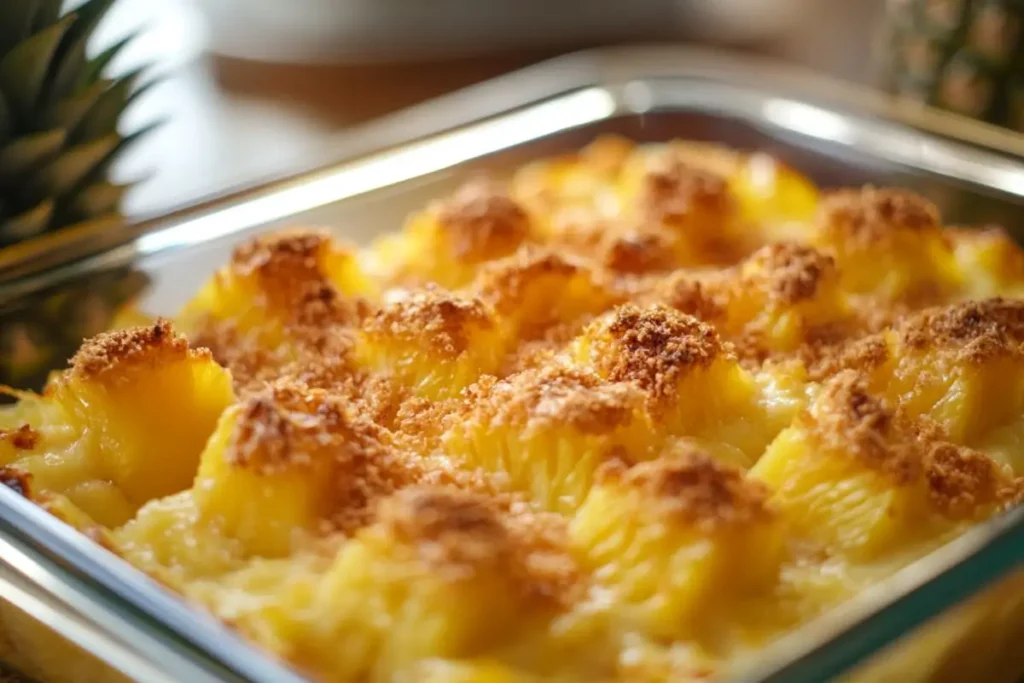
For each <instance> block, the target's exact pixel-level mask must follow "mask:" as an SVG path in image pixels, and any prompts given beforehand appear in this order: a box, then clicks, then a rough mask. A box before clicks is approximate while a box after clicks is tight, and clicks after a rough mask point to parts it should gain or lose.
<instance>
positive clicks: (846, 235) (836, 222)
mask: <svg viewBox="0 0 1024 683" xmlns="http://www.w3.org/2000/svg"><path fill="white" fill-rule="evenodd" d="M817 222H818V225H819V226H821V227H823V228H824V230H825V232H826V234H829V235H831V236H833V238H834V239H837V240H839V241H840V242H841V244H842V245H843V248H844V250H858V251H859V250H864V249H869V248H872V247H875V246H877V245H882V244H886V243H888V242H889V241H890V240H891V238H892V237H893V235H895V234H898V233H912V234H915V233H917V234H919V233H926V232H934V233H938V232H939V228H940V225H941V223H940V220H939V210H938V208H936V206H935V205H934V204H932V203H931V202H929V201H928V200H926V199H925V198H924V197H921V196H920V195H918V194H915V193H913V192H909V191H907V190H899V189H892V188H876V187H873V186H871V185H867V186H864V187H863V188H860V189H859V190H856V189H845V190H838V191H836V192H832V193H830V194H828V195H826V196H825V197H824V198H823V199H822V201H821V205H820V207H819V210H818V217H817Z"/></svg>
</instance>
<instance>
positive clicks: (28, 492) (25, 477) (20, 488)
mask: <svg viewBox="0 0 1024 683" xmlns="http://www.w3.org/2000/svg"><path fill="white" fill-rule="evenodd" d="M31 484H32V475H31V474H29V473H28V472H26V471H24V470H21V469H18V468H17V467H0V485H3V486H6V487H7V488H9V489H11V490H12V491H14V492H15V493H17V494H18V495H19V496H21V497H22V498H29V499H31V498H32V488H31Z"/></svg>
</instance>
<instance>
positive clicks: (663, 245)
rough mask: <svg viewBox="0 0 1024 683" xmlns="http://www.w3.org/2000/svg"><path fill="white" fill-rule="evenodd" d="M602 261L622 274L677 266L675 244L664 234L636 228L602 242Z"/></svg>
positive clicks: (647, 271) (648, 271)
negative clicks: (674, 251)
mask: <svg viewBox="0 0 1024 683" xmlns="http://www.w3.org/2000/svg"><path fill="white" fill-rule="evenodd" d="M600 257H601V261H602V263H603V264H604V265H605V266H606V267H607V268H610V269H611V270H613V271H616V272H619V273H650V272H654V271H659V270H669V269H671V268H672V266H673V265H674V260H675V259H674V255H673V253H672V246H671V244H670V243H669V241H668V238H667V237H666V236H665V235H664V234H661V233H657V232H651V231H646V230H643V231H633V232H629V233H626V234H624V235H615V236H613V237H612V238H611V239H606V240H604V241H603V244H602V245H601V254H600Z"/></svg>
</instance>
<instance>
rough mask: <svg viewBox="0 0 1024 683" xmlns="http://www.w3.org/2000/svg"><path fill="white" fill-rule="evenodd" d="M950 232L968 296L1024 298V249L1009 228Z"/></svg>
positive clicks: (951, 230) (966, 229) (963, 229)
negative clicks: (1011, 234) (1012, 235)
mask: <svg viewBox="0 0 1024 683" xmlns="http://www.w3.org/2000/svg"><path fill="white" fill-rule="evenodd" d="M946 234H947V235H948V236H949V237H950V239H952V241H953V250H954V254H955V256H956V261H957V265H958V266H959V268H960V271H961V273H962V274H963V276H964V294H965V295H966V296H967V297H970V298H972V299H983V298H987V297H994V296H1008V297H1015V298H1021V297H1024V250H1022V249H1021V248H1020V246H1019V245H1018V244H1017V243H1016V242H1014V241H1013V238H1011V237H1010V236H1009V235H1008V234H1007V233H1006V231H1005V230H1003V229H1002V228H999V227H989V228H984V229H981V228H947V229H946Z"/></svg>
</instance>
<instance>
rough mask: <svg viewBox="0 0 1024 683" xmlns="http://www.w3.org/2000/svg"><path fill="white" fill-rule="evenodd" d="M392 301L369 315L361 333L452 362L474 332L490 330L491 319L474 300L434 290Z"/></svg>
mask: <svg viewBox="0 0 1024 683" xmlns="http://www.w3.org/2000/svg"><path fill="white" fill-rule="evenodd" d="M393 296H394V298H393V299H392V300H391V301H390V302H388V303H386V304H385V305H384V307H383V308H381V309H380V310H378V311H377V312H375V313H373V314H371V315H370V316H369V317H368V318H367V320H366V321H365V322H364V324H363V330H364V331H365V332H366V333H367V334H368V335H369V336H370V338H371V339H393V340H398V341H402V342H406V343H413V344H423V345H425V346H428V347H429V348H431V349H433V350H434V351H436V352H437V353H439V354H442V355H444V356H447V357H450V358H454V357H456V356H458V355H459V354H461V353H462V352H463V351H465V350H466V349H467V348H468V345H469V340H470V335H471V333H472V331H473V330H474V329H477V330H483V329H490V328H492V327H493V326H494V317H493V315H492V313H491V311H490V309H489V307H488V306H487V305H486V304H485V303H484V302H483V301H481V300H479V299H476V298H465V297H461V296H457V295H455V294H451V293H449V292H446V291H444V290H442V289H440V288H437V287H426V288H423V289H421V290H418V291H413V292H406V291H396V292H394V293H393Z"/></svg>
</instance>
